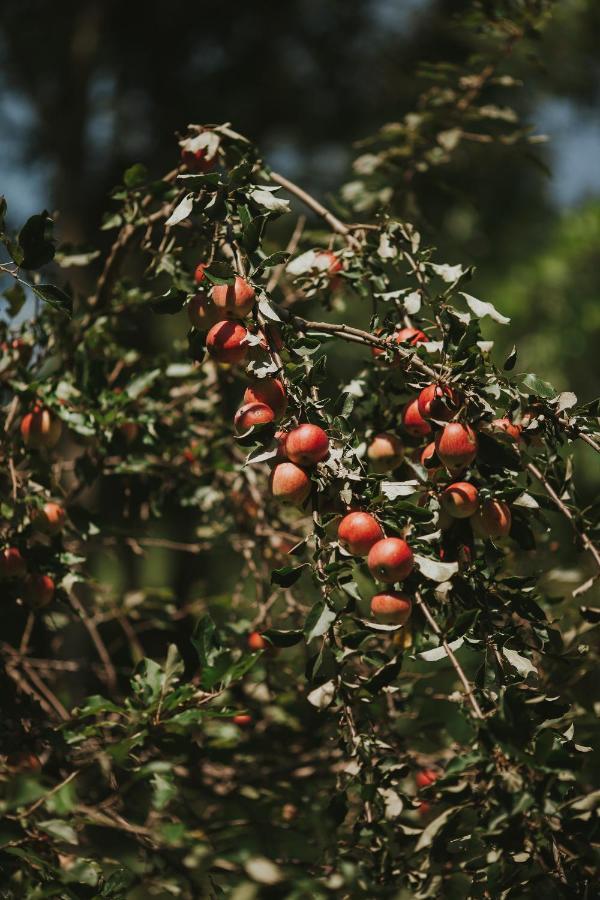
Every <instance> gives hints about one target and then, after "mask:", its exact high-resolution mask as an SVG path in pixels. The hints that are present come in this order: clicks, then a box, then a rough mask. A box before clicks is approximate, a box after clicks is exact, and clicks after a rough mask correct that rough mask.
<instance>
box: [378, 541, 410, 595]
mask: <svg viewBox="0 0 600 900" xmlns="http://www.w3.org/2000/svg"><path fill="white" fill-rule="evenodd" d="M367 565H368V567H369V570H370V572H371V575H372V576H373V577H374V578H377V579H378V580H379V581H384V582H385V583H386V584H394V582H396V581H404V579H405V578H408V576H409V575H410V573H411V572H412V570H413V566H414V558H413V553H412V550H411V549H410V547H409V546H408V544H407V543H406V541H403V540H402V538H394V537H391V538H383V540H381V541H378V542H377V543H376V544H374V545H373V546H372V547H371V549H370V551H369V555H368V557H367Z"/></svg>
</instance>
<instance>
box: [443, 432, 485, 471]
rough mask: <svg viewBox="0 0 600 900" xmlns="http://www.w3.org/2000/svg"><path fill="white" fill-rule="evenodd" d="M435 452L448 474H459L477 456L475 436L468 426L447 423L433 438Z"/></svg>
mask: <svg viewBox="0 0 600 900" xmlns="http://www.w3.org/2000/svg"><path fill="white" fill-rule="evenodd" d="M435 452H436V453H437V455H438V456H439V458H440V459H441V461H442V463H443V464H444V465H445V466H446V468H447V469H448V471H450V472H459V471H460V470H461V469H464V468H466V466H468V465H470V463H472V462H473V460H474V459H475V457H476V456H477V435H476V434H475V432H474V431H473V429H472V428H471V426H470V425H462V424H461V423H460V422H449V423H448V425H445V426H444V428H443V429H442V430H441V431H439V432H438V433H437V435H436V438H435Z"/></svg>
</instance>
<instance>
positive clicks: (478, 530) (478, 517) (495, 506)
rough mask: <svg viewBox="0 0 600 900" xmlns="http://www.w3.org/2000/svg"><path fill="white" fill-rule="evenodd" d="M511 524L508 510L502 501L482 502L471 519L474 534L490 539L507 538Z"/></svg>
mask: <svg viewBox="0 0 600 900" xmlns="http://www.w3.org/2000/svg"><path fill="white" fill-rule="evenodd" d="M511 524H512V516H511V514H510V508H509V507H508V505H507V504H506V503H505V502H504V501H503V500H484V502H483V503H482V504H481V507H480V509H479V510H478V511H477V512H476V513H475V515H474V516H473V518H472V519H471V525H472V526H473V531H474V532H475V534H478V535H479V536H480V537H487V538H492V539H493V538H503V537H507V535H508V534H510V528H511Z"/></svg>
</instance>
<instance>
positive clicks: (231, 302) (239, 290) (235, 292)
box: [210, 275, 256, 319]
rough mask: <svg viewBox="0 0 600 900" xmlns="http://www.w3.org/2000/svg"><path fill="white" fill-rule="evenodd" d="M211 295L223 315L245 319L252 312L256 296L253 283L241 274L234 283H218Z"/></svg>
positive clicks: (229, 317)
mask: <svg viewBox="0 0 600 900" xmlns="http://www.w3.org/2000/svg"><path fill="white" fill-rule="evenodd" d="M210 295H211V298H212V302H213V303H214V305H215V306H216V307H217V309H219V310H220V311H221V315H222V316H225V317H226V318H228V319H231V318H233V319H243V318H244V316H247V315H248V313H250V312H252V307H253V306H254V300H255V296H256V295H255V292H254V288H253V287H252V285H251V284H248V282H247V281H246V280H245V279H244V278H240V276H239V275H236V276H235V282H234V284H216V285H215V286H214V288H213V289H212V291H211V292H210Z"/></svg>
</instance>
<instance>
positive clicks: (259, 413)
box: [233, 403, 275, 434]
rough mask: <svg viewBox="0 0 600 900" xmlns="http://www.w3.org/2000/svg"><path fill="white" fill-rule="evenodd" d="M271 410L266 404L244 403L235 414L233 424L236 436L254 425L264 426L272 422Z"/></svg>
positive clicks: (273, 417)
mask: <svg viewBox="0 0 600 900" xmlns="http://www.w3.org/2000/svg"><path fill="white" fill-rule="evenodd" d="M274 419H275V416H274V415H273V410H272V409H271V407H270V406H267V404H266V403H246V404H245V405H244V406H241V407H240V408H239V409H238V411H237V412H236V414H235V418H234V420H233V424H234V425H235V430H236V431H237V433H238V434H244V432H246V431H248V429H249V428H253V427H254V426H255V425H266V424H267V423H268V422H273V420H274Z"/></svg>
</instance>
